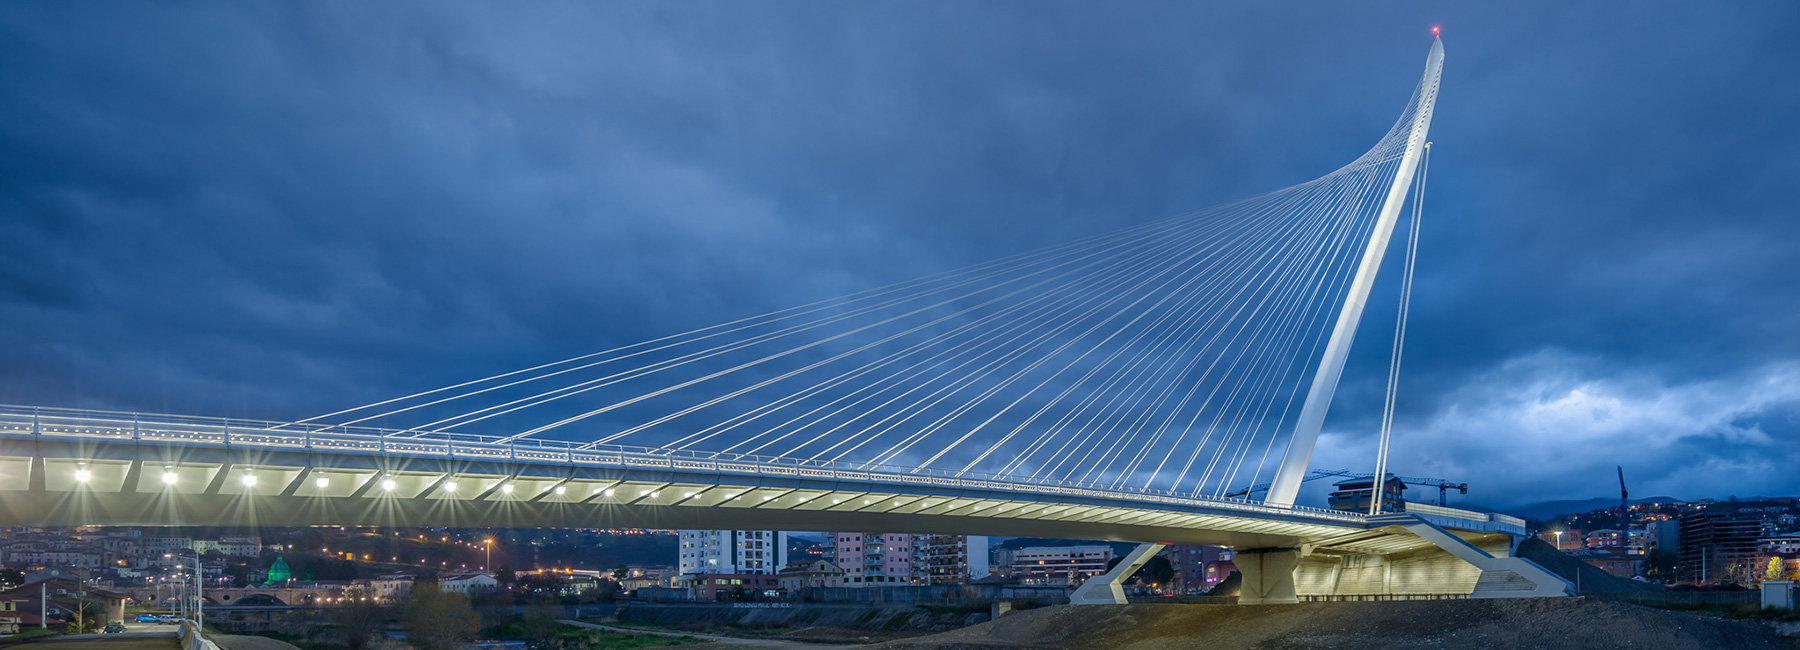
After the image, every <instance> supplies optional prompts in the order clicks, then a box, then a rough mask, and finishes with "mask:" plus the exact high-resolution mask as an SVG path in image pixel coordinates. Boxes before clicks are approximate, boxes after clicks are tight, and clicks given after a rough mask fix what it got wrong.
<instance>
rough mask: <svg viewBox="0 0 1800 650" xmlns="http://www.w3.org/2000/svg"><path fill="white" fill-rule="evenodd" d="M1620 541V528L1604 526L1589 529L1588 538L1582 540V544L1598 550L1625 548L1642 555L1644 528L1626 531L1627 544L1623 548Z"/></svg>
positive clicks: (1627, 550)
mask: <svg viewBox="0 0 1800 650" xmlns="http://www.w3.org/2000/svg"><path fill="white" fill-rule="evenodd" d="M1619 542H1620V540H1619V530H1618V529H1616V528H1602V529H1600V530H1594V531H1589V532H1588V533H1587V535H1586V538H1585V539H1583V540H1582V545H1583V546H1585V547H1587V548H1589V549H1593V550H1596V551H1618V550H1623V551H1625V552H1626V553H1632V554H1639V555H1641V554H1643V552H1644V529H1642V528H1633V529H1630V530H1629V531H1627V532H1626V533H1625V544H1624V546H1623V548H1621V546H1620V543H1619Z"/></svg>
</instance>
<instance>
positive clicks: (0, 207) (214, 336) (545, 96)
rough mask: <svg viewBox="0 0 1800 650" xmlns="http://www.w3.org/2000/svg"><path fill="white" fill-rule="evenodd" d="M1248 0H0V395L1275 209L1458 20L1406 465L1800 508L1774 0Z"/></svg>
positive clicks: (1330, 445) (1472, 477)
mask: <svg viewBox="0 0 1800 650" xmlns="http://www.w3.org/2000/svg"><path fill="white" fill-rule="evenodd" d="M1240 4H1242V3H1230V4H1227V3H1216V6H1198V5H1197V4H1196V3H1189V2H1182V3H1157V2H1109V3H1093V2H1067V3H1060V2H1043V1H1039V0H1033V1H1030V2H856V3H837V2H808V3H801V2H779V3H777V2H756V3H747V2H635V3H634V2H606V3H602V2H584V3H552V2H538V3H528V4H524V5H520V4H516V3H479V4H476V3H460V2H429V3H414V4H413V5H411V6H404V7H403V6H401V4H400V3H350V2H338V3H255V2H230V3H226V2H219V3H205V2H181V3H83V2H67V1H62V0H58V1H54V2H19V1H15V2H7V3H4V4H0V323H3V325H0V402H5V403H11V404H32V405H46V406H67V407H92V408H110V409H122V410H143V411H156V412H174V413H188V414H199V415H219V416H233V417H256V418H266V419H291V418H299V417H305V416H310V415H315V414H318V413H322V412H326V411H331V410H336V409H337V408H341V407H345V406H351V405H355V404H361V403H366V402H372V401H375V400H379V399H383V398H386V397H391V396H395V395H399V394H404V393H409V392H413V391H416V390H420V389H424V388H430V387H435V386H440V385H444V384H449V383H453V382H456V381H461V380H463V379H468V378H472V377H478V376H483V375H487V374H493V373H496V372H501V371H505V370H511V369H515V368H520V367H524V366H528V365H533V364H536V363H540V362H543V361H548V360H554V359H560V358H564V357H569V356H573V355H576V354H580V353H584V352H590V351H594V350H600V349H604V348H607V347H611V346H614V345H618V344H624V343H630V342H634V341H638V340H643V339H648V338H653V337H656V336H661V335H664V334H669V333H673V332H678V331H683V330H687V329H690V328H693V327H699V326H704V325H708V324H712V323H716V322H722V321H727V320H732V319H735V318H738V317H741V316H746V315H750V314H755V313H761V312H765V311H769V310H772V309H778V308H781V307H786V306H789V305H794V304H800V303H804V302H809V301H812V300H817V299H821V298H825V297H829V296H834V295H839V294H844V293H849V292H852V291H857V290H861V289H866V288H870V287H875V286H879V285H881V284H885V283H888V282H893V281H899V280H904V279H907V278H910V277H916V276H920V275H924V274H928V273H932V272H935V271H940V270H944V269H949V268H954V267H958V266H962V265H965V264H971V263H976V262H980V261H983V260H987V259H991V258H995V257H998V256H1002V255H1006V254H1011V253H1016V252H1021V251H1026V250H1031V249H1035V248H1038V247H1042V246H1046V245H1050V244H1055V243H1058V242H1061V241H1065V240H1068V239H1070V238H1073V237H1077V236H1081V235H1087V234H1093V233H1099V232H1104V231H1107V230H1111V229H1114V228H1118V227H1121V226H1126V225H1130V224H1134V223H1140V222H1143V221H1147V220H1150V219H1155V218H1159V217H1164V216H1169V215H1172V214H1177V213H1182V212H1187V211H1191V210H1194V209H1198V208H1203V207H1206V206H1209V205H1214V204H1218V203H1222V202H1225V201H1229V200H1232V199H1236V198H1241V197H1244V196H1249V195H1254V194H1260V193H1263V192H1266V191H1269V190H1272V189H1276V188H1279V187H1283V186H1287V185H1291V184H1294V183H1297V182H1301V181H1305V180H1308V179H1311V178H1314V177H1317V176H1319V175H1321V174H1324V173H1327V172H1329V171H1331V170H1332V169H1335V168H1336V167H1338V166H1339V165H1341V164H1343V163H1345V162H1348V161H1349V160H1350V159H1352V158H1355V157H1356V156H1357V155H1359V154H1361V153H1362V152H1363V151H1364V150H1365V149H1367V148H1368V146H1369V145H1371V144H1373V142H1374V141H1375V140H1376V139H1378V138H1380V136H1381V135H1382V134H1383V133H1384V132H1385V131H1386V130H1387V128H1388V127H1389V126H1390V125H1391V124H1392V123H1393V120H1394V119H1395V117H1396V116H1397V115H1398V114H1399V111H1400V109H1401V107H1402V105H1403V104H1404V101H1405V99H1406V96H1407V94H1408V93H1409V92H1411V90H1412V87H1413V85H1414V83H1415V82H1416V81H1417V79H1418V74H1419V70H1420V68H1421V64H1422V62H1423V59H1424V55H1425V52H1426V50H1427V48H1428V47H1429V45H1430V36H1429V28H1430V27H1431V26H1432V25H1442V26H1443V29H1444V42H1445V47H1446V50H1447V56H1446V64H1445V71H1444V79H1443V92H1442V97H1441V99H1440V102H1439V106H1438V109H1437V115H1436V121H1435V122H1434V124H1433V127H1432V133H1431V135H1432V140H1433V141H1434V142H1435V144H1434V149H1433V151H1434V154H1433V155H1434V157H1433V160H1432V167H1431V183H1430V186H1429V192H1428V195H1427V202H1426V215H1425V219H1426V225H1425V227H1424V230H1423V238H1422V243H1421V247H1420V254H1419V255H1420V258H1419V270H1418V282H1419V284H1418V287H1417V289H1416V293H1415V296H1414V307H1413V316H1412V320H1411V323H1410V326H1409V327H1410V334H1409V343H1410V346H1409V348H1408V351H1407V366H1406V368H1405V373H1404V381H1403V384H1402V390H1401V393H1400V398H1399V407H1398V408H1399V415H1398V424H1397V431H1398V433H1397V438H1396V440H1395V442H1394V452H1393V456H1394V460H1393V462H1392V463H1391V467H1392V468H1393V469H1395V470H1396V471H1398V472H1399V473H1402V474H1406V475H1415V476H1433V477H1437V476H1441V477H1446V478H1451V479H1455V480H1459V481H1468V482H1469V483H1471V484H1472V486H1473V489H1474V490H1475V492H1474V493H1473V494H1471V495H1470V497H1469V498H1470V500H1471V501H1472V502H1478V503H1485V504H1490V505H1496V506H1500V505H1508V504H1518V503H1527V502H1533V501H1541V500H1549V499H1560V498H1587V497H1595V496H1605V495H1608V494H1611V493H1614V491H1615V490H1616V482H1615V478H1614V474H1613V466H1614V465H1622V466H1624V468H1625V472H1626V474H1627V477H1628V478H1629V479H1630V480H1631V481H1632V484H1633V485H1632V491H1633V493H1634V494H1637V495H1643V496H1650V495H1669V496H1675V497H1679V498H1703V497H1725V496H1729V495H1740V496H1749V495H1757V494H1795V493H1800V282H1797V281H1796V278H1800V266H1797V265H1796V261H1797V255H1796V251H1797V250H1800V220H1797V219H1796V209H1795V207H1794V206H1795V204H1796V196H1795V194H1796V192H1795V188H1796V187H1797V186H1800V183H1797V181H1796V179H1800V126H1797V120H1796V116H1800V78H1797V74H1796V71H1795V70H1796V65H1795V64H1796V62H1800V38H1796V37H1795V33H1796V29H1800V5H1797V4H1795V3H1792V2H1787V1H1785V0H1783V1H1769V2H1741V3H1693V2H1631V3H1589V4H1575V5H1570V4H1569V3H1560V2H1557V3H1552V2H1540V3H1473V2H1468V3H1450V2H1406V3H1379V4H1378V5H1377V6H1374V7H1371V6H1370V5H1368V4H1365V3H1342V2H1319V3H1272V4H1271V3H1250V4H1253V5H1254V6H1239V5H1240ZM1394 257H1396V256H1390V261H1391V260H1392V259H1393V258H1394ZM1391 271H1392V268H1390V269H1389V273H1387V274H1386V275H1385V276H1384V278H1385V279H1388V280H1391V279H1392V276H1393V274H1392V273H1391ZM1393 290H1394V289H1393V286H1392V284H1391V283H1383V284H1381V285H1379V286H1378V287H1377V292H1376V293H1377V295H1376V300H1375V302H1374V304H1373V305H1372V307H1371V309H1370V312H1369V313H1370V314H1371V315H1370V318H1369V320H1368V321H1367V323H1366V324H1365V329H1364V331H1365V332H1377V333H1383V335H1385V332H1386V328H1388V327H1391V318H1392V316H1391V312H1392V310H1393V306H1394V302H1393V296H1392V293H1393ZM1386 345H1387V342H1386V341H1385V339H1384V338H1383V336H1375V335H1366V336H1365V338H1364V340H1363V341H1361V342H1360V343H1359V345H1358V347H1357V348H1356V350H1355V355H1354V358H1353V361H1352V363H1351V365H1350V367H1349V368H1348V370H1347V371H1346V373H1345V378H1344V385H1343V388H1342V389H1341V390H1340V391H1339V393H1338V398H1337V401H1336V403H1335V407H1334V410H1333V417H1332V418H1331V419H1330V420H1329V421H1328V422H1327V425H1326V435H1325V437H1324V438H1322V440H1321V443H1320V447H1319V451H1318V454H1317V455H1316V456H1315V461H1314V463H1313V465H1314V466H1315V467H1326V468H1349V469H1360V470H1367V469H1368V467H1365V466H1367V465H1370V464H1371V461H1370V460H1369V459H1370V457H1371V452H1370V449H1371V439H1370V434H1371V433H1372V431H1373V427H1374V416H1375V415H1376V414H1377V413H1378V411H1379V407H1380V402H1381V391H1382V389H1383V381H1384V377H1385V363H1386V361H1387V357H1388V351H1387V349H1386Z"/></svg>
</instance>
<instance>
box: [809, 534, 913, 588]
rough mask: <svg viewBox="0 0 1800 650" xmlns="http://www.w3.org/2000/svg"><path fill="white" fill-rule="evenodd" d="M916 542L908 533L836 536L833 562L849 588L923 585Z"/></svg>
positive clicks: (833, 541)
mask: <svg viewBox="0 0 1800 650" xmlns="http://www.w3.org/2000/svg"><path fill="white" fill-rule="evenodd" d="M913 541H914V536H913V535H909V534H906V533H834V534H832V536H831V553H832V556H831V562H832V564H836V565H837V566H838V568H840V569H842V570H843V571H844V577H843V585H844V586H846V587H876V586H888V585H903V584H920V583H922V582H924V574H923V573H920V572H919V568H918V567H917V566H915V564H914V562H913V560H914V548H913Z"/></svg>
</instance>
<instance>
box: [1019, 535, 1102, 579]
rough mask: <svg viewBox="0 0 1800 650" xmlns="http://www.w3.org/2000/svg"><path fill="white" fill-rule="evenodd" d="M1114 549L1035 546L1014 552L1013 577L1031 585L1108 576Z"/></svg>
mask: <svg viewBox="0 0 1800 650" xmlns="http://www.w3.org/2000/svg"><path fill="white" fill-rule="evenodd" d="M1112 556H1113V551H1112V547H1111V546H1106V545H1094V546H1031V547H1026V548H1022V549H1019V550H1018V551H1017V552H1014V553H1013V565H1012V566H1013V575H1014V576H1015V577H1017V578H1018V579H1019V582H1021V583H1024V584H1028V585H1076V584H1081V582H1082V581H1085V580H1087V579H1088V578H1091V577H1094V576H1097V575H1100V574H1102V573H1106V565H1107V563H1109V562H1111V561H1112Z"/></svg>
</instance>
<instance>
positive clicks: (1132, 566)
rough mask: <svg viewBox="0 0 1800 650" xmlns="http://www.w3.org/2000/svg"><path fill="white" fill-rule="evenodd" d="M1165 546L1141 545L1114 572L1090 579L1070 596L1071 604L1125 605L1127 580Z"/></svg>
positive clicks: (1114, 566) (1128, 554) (1120, 561)
mask: <svg viewBox="0 0 1800 650" xmlns="http://www.w3.org/2000/svg"><path fill="white" fill-rule="evenodd" d="M1163 546H1164V545H1163V544H1139V545H1138V547H1137V548H1134V549H1131V552H1130V553H1127V554H1126V555H1125V558H1124V559H1122V560H1119V563H1118V564H1115V565H1113V568H1112V570H1110V571H1107V572H1106V573H1104V574H1101V575H1097V576H1094V577H1092V578H1088V581H1087V582H1083V583H1081V586H1080V587H1077V588H1076V589H1075V593H1072V594H1069V602H1070V603H1071V604H1075V605H1123V604H1125V579H1126V578H1129V577H1131V574H1133V573H1137V570H1138V569H1139V568H1142V567H1143V566H1144V563H1145V562H1149V561H1150V558H1153V557H1156V553H1157V552H1158V551H1161V550H1162V548H1163Z"/></svg>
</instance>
